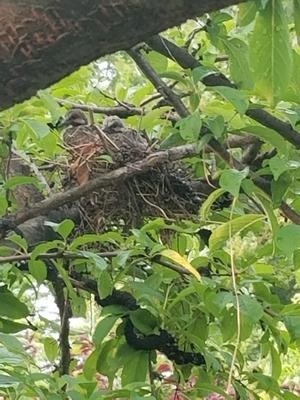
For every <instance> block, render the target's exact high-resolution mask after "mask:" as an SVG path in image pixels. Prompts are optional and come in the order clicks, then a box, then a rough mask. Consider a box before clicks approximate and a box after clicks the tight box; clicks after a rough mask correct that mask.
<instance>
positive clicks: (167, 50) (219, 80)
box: [148, 35, 300, 149]
mask: <svg viewBox="0 0 300 400" xmlns="http://www.w3.org/2000/svg"><path fill="white" fill-rule="evenodd" d="M148 44H149V46H150V47H151V48H152V49H154V50H155V51H157V52H159V53H161V54H163V55H164V56H166V57H168V58H171V59H172V60H175V61H176V62H177V63H178V64H179V65H180V66H181V67H182V68H184V69H194V68H197V67H200V66H202V64H201V63H200V62H199V61H198V60H196V59H195V58H194V57H193V56H191V55H190V54H189V53H188V52H187V51H186V50H185V49H183V48H180V47H178V46H177V45H175V44H174V43H172V42H170V41H169V40H167V39H164V38H163V37H161V36H158V35H157V36H153V37H152V38H151V39H149V40H148ZM202 82H203V83H204V85H206V86H229V87H235V84H234V83H232V82H231V81H230V80H229V79H227V78H226V76H224V75H223V74H221V73H216V74H211V75H207V76H205V77H204V78H203V79H202ZM246 115H248V116H249V117H250V118H252V119H254V120H255V121H257V122H259V123H260V124H262V125H264V126H266V127H268V128H271V129H274V130H275V131H276V132H278V133H279V135H281V136H282V137H283V138H284V139H286V140H287V141H288V142H290V143H292V144H293V145H294V146H295V147H296V148H297V149H299V148H300V134H299V132H297V131H296V130H295V129H293V128H292V126H291V125H290V124H289V123H287V122H284V121H281V120H280V119H278V118H276V117H274V116H273V115H271V114H269V113H268V112H267V111H265V110H262V109H258V108H257V109H254V108H253V109H249V110H248V111H247V112H246Z"/></svg>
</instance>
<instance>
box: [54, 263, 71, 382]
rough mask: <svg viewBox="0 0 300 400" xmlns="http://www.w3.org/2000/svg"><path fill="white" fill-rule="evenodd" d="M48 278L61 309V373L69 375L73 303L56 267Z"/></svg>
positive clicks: (59, 369) (59, 368)
mask: <svg viewBox="0 0 300 400" xmlns="http://www.w3.org/2000/svg"><path fill="white" fill-rule="evenodd" d="M48 279H49V280H50V282H51V283H52V286H53V290H54V297H55V302H56V304H57V307H58V310H59V317H60V332H59V347H60V362H59V367H58V371H59V375H60V376H62V375H68V374H69V369H70V362H71V352H70V349H71V346H70V342H69V334H70V320H69V319H70V317H71V304H70V301H69V299H68V298H67V295H66V294H65V293H64V290H65V284H64V282H63V280H62V279H61V278H60V277H59V276H58V274H57V272H56V271H55V269H53V270H52V272H51V274H48Z"/></svg>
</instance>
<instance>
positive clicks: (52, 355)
mask: <svg viewBox="0 0 300 400" xmlns="http://www.w3.org/2000/svg"><path fill="white" fill-rule="evenodd" d="M43 344H44V351H45V354H46V357H47V358H48V360H49V361H50V362H53V361H55V359H56V357H57V355H58V351H59V346H58V342H57V340H55V339H53V338H51V337H46V338H44V339H43Z"/></svg>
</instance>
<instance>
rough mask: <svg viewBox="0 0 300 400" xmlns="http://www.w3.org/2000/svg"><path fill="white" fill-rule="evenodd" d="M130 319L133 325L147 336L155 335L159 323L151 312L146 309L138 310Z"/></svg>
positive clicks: (132, 313) (131, 314) (133, 312)
mask: <svg viewBox="0 0 300 400" xmlns="http://www.w3.org/2000/svg"><path fill="white" fill-rule="evenodd" d="M130 319H131V321H132V323H133V325H134V326H135V327H136V328H137V329H138V330H139V331H140V332H142V333H144V334H145V335H150V334H151V333H155V331H156V330H157V327H158V321H157V319H156V318H155V317H154V315H153V314H151V312H150V311H148V310H146V309H142V308H140V309H138V310H135V311H131V313H130Z"/></svg>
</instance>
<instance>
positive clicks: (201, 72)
mask: <svg viewBox="0 0 300 400" xmlns="http://www.w3.org/2000/svg"><path fill="white" fill-rule="evenodd" d="M214 73H215V71H212V70H211V68H208V67H205V66H204V65H201V66H199V67H197V68H194V69H193V70H192V77H193V80H194V82H195V83H197V82H201V81H202V79H203V78H205V77H206V76H208V75H211V74H214Z"/></svg>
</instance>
